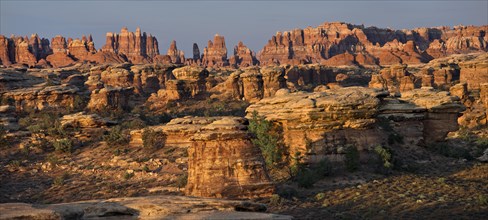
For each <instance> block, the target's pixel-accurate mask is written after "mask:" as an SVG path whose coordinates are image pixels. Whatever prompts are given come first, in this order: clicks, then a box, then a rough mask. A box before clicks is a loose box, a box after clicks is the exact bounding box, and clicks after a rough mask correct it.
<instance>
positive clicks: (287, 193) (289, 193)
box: [277, 186, 298, 199]
mask: <svg viewBox="0 0 488 220" xmlns="http://www.w3.org/2000/svg"><path fill="white" fill-rule="evenodd" d="M277 193H278V195H279V196H280V197H281V198H285V199H291V198H293V197H296V196H297V195H298V191H297V190H296V189H295V188H293V187H289V186H282V187H279V188H278V190H277Z"/></svg>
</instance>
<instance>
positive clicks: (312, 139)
mask: <svg viewBox="0 0 488 220" xmlns="http://www.w3.org/2000/svg"><path fill="white" fill-rule="evenodd" d="M387 96H388V92H384V91H379V90H374V89H368V88H363V87H346V88H338V89H329V90H324V91H323V92H314V93H307V92H296V93H290V92H289V91H288V90H284V89H282V90H279V91H278V92H277V93H276V96H275V97H271V98H264V99H262V100H261V101H259V102H257V103H255V104H253V105H251V106H249V107H248V108H247V110H246V112H247V113H248V115H247V117H251V116H252V114H253V112H256V113H257V114H258V115H261V116H264V117H265V118H266V119H267V120H270V121H272V122H274V123H278V124H280V125H281V126H282V128H283V138H284V143H285V145H286V146H289V151H290V153H291V154H294V153H295V152H300V153H302V155H305V156H306V158H307V159H308V160H309V161H311V162H313V161H317V160H319V159H321V158H323V157H331V158H332V159H334V158H337V157H336V156H338V158H340V157H341V154H342V153H341V152H342V151H341V149H342V148H343V147H344V146H347V145H352V146H356V147H357V148H358V149H359V150H360V151H361V150H368V149H371V147H374V146H377V145H382V144H383V143H386V142H387V139H388V136H389V135H390V132H393V131H391V130H385V129H384V128H383V127H382V126H381V123H385V122H381V121H383V120H386V123H388V124H391V125H392V127H393V128H394V129H395V130H396V132H398V133H399V134H401V135H403V138H404V139H405V140H412V141H414V142H412V143H416V144H418V145H424V144H428V143H432V142H436V141H441V140H444V138H445V137H446V135H447V133H448V132H449V131H455V130H457V129H458V123H457V118H458V116H459V113H460V112H461V111H462V110H463V109H464V107H463V106H462V104H461V103H460V102H459V99H457V97H453V96H450V95H449V94H448V93H447V92H437V91H433V90H428V89H420V90H419V89H416V90H412V91H410V92H406V93H405V94H402V97H401V98H400V99H396V98H386V97H387ZM380 122H381V123H380ZM419 137H423V138H419Z"/></svg>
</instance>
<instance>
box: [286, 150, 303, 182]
mask: <svg viewBox="0 0 488 220" xmlns="http://www.w3.org/2000/svg"><path fill="white" fill-rule="evenodd" d="M302 158H303V157H302V156H301V153H300V152H295V156H294V157H291V161H289V163H290V166H289V167H290V171H289V174H290V176H291V177H295V176H296V175H297V174H298V172H300V170H301V169H303V164H302V162H301V160H302Z"/></svg>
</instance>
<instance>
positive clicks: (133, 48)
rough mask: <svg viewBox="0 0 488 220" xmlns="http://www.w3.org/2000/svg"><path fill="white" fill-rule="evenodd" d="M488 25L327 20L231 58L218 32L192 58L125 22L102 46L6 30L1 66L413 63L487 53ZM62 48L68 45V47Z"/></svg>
mask: <svg viewBox="0 0 488 220" xmlns="http://www.w3.org/2000/svg"><path fill="white" fill-rule="evenodd" d="M487 29H488V26H487V25H484V26H455V27H454V28H449V27H434V28H417V29H413V30H392V29H385V28H377V27H364V26H363V25H353V24H348V23H344V22H325V23H323V24H321V25H319V26H318V27H315V28H313V27H307V28H305V29H295V30H291V31H284V32H277V33H276V35H274V36H272V37H271V39H270V40H269V41H268V42H267V43H266V45H265V46H264V47H263V49H262V50H261V51H259V53H257V54H256V53H255V52H253V51H251V50H250V49H249V48H247V47H246V46H245V45H244V44H243V43H242V42H239V43H238V45H236V46H235V48H234V53H233V55H232V56H231V57H230V58H228V57H227V48H226V44H225V38H224V37H223V36H220V35H218V34H217V35H215V36H214V39H213V41H211V40H210V41H208V44H207V47H205V48H204V50H203V54H202V56H200V50H199V48H198V45H196V44H194V45H193V54H192V55H193V56H192V58H189V59H186V60H185V58H184V56H183V53H182V52H181V51H178V50H177V48H176V42H172V43H171V46H170V48H169V49H168V53H167V55H159V48H158V41H157V39H156V38H155V37H153V36H152V35H151V34H146V33H145V32H142V31H141V29H140V28H137V29H136V31H135V32H129V31H128V29H127V28H126V27H124V28H122V29H121V31H120V33H118V34H117V33H111V32H109V33H107V34H106V43H105V45H103V46H102V48H101V49H100V50H98V51H96V50H95V46H94V44H93V40H92V37H91V35H89V36H88V37H85V36H83V37H82V38H81V39H74V40H72V39H70V38H68V40H64V41H63V39H61V38H62V37H61V36H57V37H55V38H54V39H53V40H52V41H51V45H50V43H49V41H48V40H47V39H43V38H39V37H38V36H37V35H36V34H34V35H32V36H31V37H30V38H28V37H15V36H12V37H10V38H8V37H5V36H0V64H2V65H5V66H10V65H13V64H19V65H27V66H29V67H36V66H38V67H48V66H50V65H52V66H55V67H58V66H61V65H69V64H70V62H69V61H70V59H72V60H73V61H76V62H84V61H89V62H95V63H122V62H131V63H133V64H143V63H165V64H168V63H174V64H179V63H185V64H188V65H202V66H205V67H216V68H221V67H227V66H231V67H233V68H237V67H248V66H253V65H262V66H266V65H283V64H290V65H298V64H322V65H327V66H344V65H360V66H378V65H380V66H388V65H396V64H409V65H413V64H421V63H427V62H428V61H430V60H432V59H434V58H441V57H446V56H449V55H451V54H464V53H472V52H483V51H487V50H488V35H487V34H486V32H487V31H488V30H487ZM63 45H66V46H63ZM63 47H64V48H63ZM60 49H61V50H63V49H66V50H67V51H66V52H61V50H60ZM51 54H53V55H54V57H51V59H50V60H51V61H52V62H53V63H51V62H49V61H46V60H45V59H46V57H47V56H49V55H51ZM63 54H65V55H67V56H68V57H69V58H66V56H65V55H63ZM49 64H50V65H49Z"/></svg>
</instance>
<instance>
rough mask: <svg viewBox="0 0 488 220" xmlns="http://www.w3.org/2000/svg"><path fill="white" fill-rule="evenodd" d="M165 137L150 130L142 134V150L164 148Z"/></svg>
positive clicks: (145, 130)
mask: <svg viewBox="0 0 488 220" xmlns="http://www.w3.org/2000/svg"><path fill="white" fill-rule="evenodd" d="M165 141H166V136H165V135H164V133H162V132H157V131H154V130H152V129H150V128H146V129H144V131H143V132H142V143H143V146H144V148H153V149H160V148H163V147H164V144H165Z"/></svg>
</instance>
